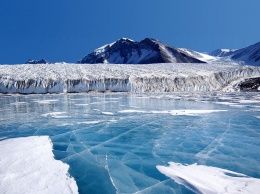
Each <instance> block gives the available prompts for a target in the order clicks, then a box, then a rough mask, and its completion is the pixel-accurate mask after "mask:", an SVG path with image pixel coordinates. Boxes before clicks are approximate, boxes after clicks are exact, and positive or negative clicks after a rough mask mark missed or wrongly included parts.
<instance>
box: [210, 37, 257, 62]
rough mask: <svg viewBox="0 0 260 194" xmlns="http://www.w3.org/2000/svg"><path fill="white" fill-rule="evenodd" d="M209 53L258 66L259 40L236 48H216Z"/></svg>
mask: <svg viewBox="0 0 260 194" xmlns="http://www.w3.org/2000/svg"><path fill="white" fill-rule="evenodd" d="M209 55H211V56H216V57H223V58H226V59H227V58H229V59H231V60H233V61H237V62H242V63H244V64H247V65H255V66H260V42H258V43H256V44H253V45H250V46H248V47H246V48H242V49H237V50H230V49H217V50H215V51H212V52H210V53H209Z"/></svg>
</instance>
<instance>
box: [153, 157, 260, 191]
mask: <svg viewBox="0 0 260 194" xmlns="http://www.w3.org/2000/svg"><path fill="white" fill-rule="evenodd" d="M169 164H170V166H168V167H166V166H156V168H157V169H158V170H159V171H160V172H161V173H162V174H165V175H166V176H168V177H170V178H171V179H173V180H174V181H175V182H177V183H179V184H182V185H184V186H185V187H187V188H188V189H190V190H192V191H194V192H195V193H205V194H214V193H243V194H245V193H248V194H251V193H259V185H260V179H256V178H251V177H248V176H246V175H244V174H240V173H236V172H233V171H230V170H225V169H221V168H216V167H209V166H203V165H197V164H192V165H187V166H186V165H182V164H179V163H174V162H169Z"/></svg>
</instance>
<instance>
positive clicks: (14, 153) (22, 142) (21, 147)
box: [0, 136, 78, 194]
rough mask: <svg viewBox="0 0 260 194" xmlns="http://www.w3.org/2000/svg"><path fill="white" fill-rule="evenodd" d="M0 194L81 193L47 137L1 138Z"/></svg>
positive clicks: (67, 167)
mask: <svg viewBox="0 0 260 194" xmlns="http://www.w3.org/2000/svg"><path fill="white" fill-rule="evenodd" d="M0 150H1V154H0V172H1V173H0V193H10V194H11V193H42V194H44V193H50V194H55V193H78V187H77V185H76V182H75V180H74V179H73V178H71V177H69V176H68V170H69V166H68V165H66V164H64V163H62V162H61V161H57V160H54V158H53V153H52V144H51V142H50V140H49V138H48V137H47V136H41V137H37V136H34V137H23V138H14V139H8V140H3V141H0Z"/></svg>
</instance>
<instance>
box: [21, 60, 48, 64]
mask: <svg viewBox="0 0 260 194" xmlns="http://www.w3.org/2000/svg"><path fill="white" fill-rule="evenodd" d="M48 63H49V62H48V61H46V60H45V59H41V60H34V59H29V60H28V61H26V63H25V64H48Z"/></svg>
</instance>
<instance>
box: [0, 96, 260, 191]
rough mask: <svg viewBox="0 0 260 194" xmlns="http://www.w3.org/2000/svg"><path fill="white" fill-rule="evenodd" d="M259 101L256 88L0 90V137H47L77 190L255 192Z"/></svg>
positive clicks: (258, 171)
mask: <svg viewBox="0 0 260 194" xmlns="http://www.w3.org/2000/svg"><path fill="white" fill-rule="evenodd" d="M259 102H260V94H259V93H182V94H178V93H177V94H142V95H139V94H60V95H48V94H47V95H25V96H24V95H13V96H4V95H2V96H0V107H1V108H0V139H1V141H3V140H5V139H9V138H15V137H26V136H46V135H47V136H49V137H50V139H51V141H52V143H53V153H54V155H55V158H56V159H57V160H61V161H63V162H64V163H67V164H69V166H70V169H69V173H70V174H71V176H73V177H74V178H75V180H76V182H77V185H78V190H79V193H193V192H195V193H225V192H226V193H257V192H259V190H257V185H258V186H259V185H260V182H259V180H260V165H259V161H260V141H259V139H260V112H259V110H260V106H259ZM32 154H33V153H32ZM258 189H259V188H258ZM61 193H62V188H61Z"/></svg>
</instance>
